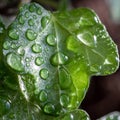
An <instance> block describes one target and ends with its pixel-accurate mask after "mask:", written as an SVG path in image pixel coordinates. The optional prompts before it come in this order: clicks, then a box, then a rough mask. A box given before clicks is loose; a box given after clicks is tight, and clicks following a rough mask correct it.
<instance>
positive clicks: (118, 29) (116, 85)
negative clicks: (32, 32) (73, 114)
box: [0, 0, 120, 120]
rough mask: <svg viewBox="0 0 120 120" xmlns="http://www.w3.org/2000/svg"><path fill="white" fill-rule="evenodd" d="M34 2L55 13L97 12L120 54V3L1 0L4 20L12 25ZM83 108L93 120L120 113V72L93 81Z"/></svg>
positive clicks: (110, 0) (113, 0)
mask: <svg viewBox="0 0 120 120" xmlns="http://www.w3.org/2000/svg"><path fill="white" fill-rule="evenodd" d="M33 1H34V2H38V3H40V4H41V5H43V6H44V7H45V8H47V9H49V10H52V11H54V10H57V9H58V8H60V7H61V6H62V5H63V6H62V7H61V8H63V9H65V8H66V7H67V8H69V9H73V8H77V7H88V8H91V9H93V10H94V11H95V12H96V13H97V14H98V16H99V17H100V19H101V21H102V22H103V23H104V25H105V26H106V28H107V30H108V32H109V34H110V36H111V37H112V38H113V40H114V42H115V43H116V44H117V45H118V48H119V53H120V0H71V1H70V0H0V16H2V19H3V21H4V22H5V23H6V25H9V24H10V22H11V21H12V20H13V19H14V17H15V15H16V13H17V10H18V8H19V6H20V5H21V4H23V3H28V2H33ZM61 1H62V2H61ZM81 108H83V109H84V110H86V111H87V112H88V114H89V115H90V117H91V119H92V120H96V119H97V118H100V117H101V116H104V115H105V114H108V113H110V112H113V111H120V69H119V70H118V71H117V72H116V73H114V74H112V75H109V76H104V77H102V76H99V77H93V78H92V79H91V82H90V87H89V90H88V92H87V95H86V97H85V99H84V101H83V102H82V105H81Z"/></svg>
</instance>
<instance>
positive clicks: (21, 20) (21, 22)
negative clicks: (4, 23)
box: [18, 16, 25, 24]
mask: <svg viewBox="0 0 120 120" xmlns="http://www.w3.org/2000/svg"><path fill="white" fill-rule="evenodd" d="M18 21H19V23H20V24H24V23H25V18H24V16H19V18H18Z"/></svg>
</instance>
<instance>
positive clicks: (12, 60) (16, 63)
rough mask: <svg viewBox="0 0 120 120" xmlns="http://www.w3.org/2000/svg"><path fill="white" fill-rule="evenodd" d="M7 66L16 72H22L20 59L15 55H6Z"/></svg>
mask: <svg viewBox="0 0 120 120" xmlns="http://www.w3.org/2000/svg"><path fill="white" fill-rule="evenodd" d="M7 64H8V65H9V66H10V67H11V68H12V69H14V70H16V71H19V72H20V71H21V72H22V71H23V70H24V68H23V64H22V62H21V58H20V57H19V56H18V55H16V54H15V53H10V54H8V55H7Z"/></svg>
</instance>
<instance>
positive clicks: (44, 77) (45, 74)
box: [40, 68, 49, 79]
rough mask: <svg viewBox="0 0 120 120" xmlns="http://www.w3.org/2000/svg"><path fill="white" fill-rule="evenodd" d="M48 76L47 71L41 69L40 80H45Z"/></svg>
mask: <svg viewBox="0 0 120 120" xmlns="http://www.w3.org/2000/svg"><path fill="white" fill-rule="evenodd" d="M48 76H49V72H48V70H47V69H45V68H43V69H41V70H40V77H41V78H42V79H47V78H48Z"/></svg>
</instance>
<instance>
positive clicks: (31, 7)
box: [29, 4, 36, 12]
mask: <svg viewBox="0 0 120 120" xmlns="http://www.w3.org/2000/svg"><path fill="white" fill-rule="evenodd" d="M35 10H36V6H35V5H34V4H31V5H30V6H29V11H30V12H35Z"/></svg>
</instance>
